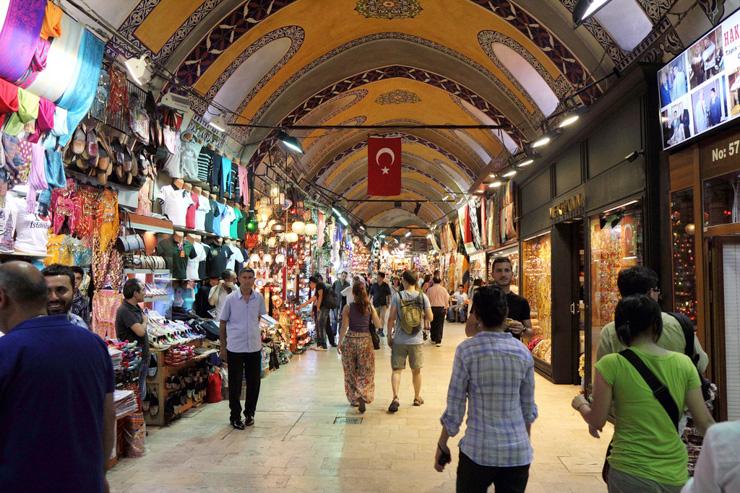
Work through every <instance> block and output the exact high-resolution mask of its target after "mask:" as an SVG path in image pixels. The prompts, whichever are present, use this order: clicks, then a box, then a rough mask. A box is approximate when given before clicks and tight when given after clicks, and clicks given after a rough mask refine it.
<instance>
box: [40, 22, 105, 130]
mask: <svg viewBox="0 0 740 493" xmlns="http://www.w3.org/2000/svg"><path fill="white" fill-rule="evenodd" d="M83 30H84V29H83V27H82V24H79V23H78V22H76V21H75V20H74V19H72V18H71V17H70V16H68V15H66V14H65V15H64V16H62V35H61V36H60V37H58V38H55V39H54V41H53V42H52V43H51V47H50V48H49V55H48V56H47V58H46V69H44V70H43V71H42V72H41V73H39V74H38V76H37V77H36V80H35V81H33V83H32V84H31V85H30V86H28V90H29V91H30V92H32V93H33V94H36V95H37V96H41V97H42V98H46V99H48V100H49V101H57V100H59V99H61V97H62V96H63V95H64V92H65V91H66V90H67V88H68V87H70V84H71V82H72V80H73V79H76V77H77V73H76V70H73V67H74V68H75V69H76V67H77V54H78V53H79V51H80V43H81V42H82V32H83ZM96 83H97V80H96ZM65 109H67V108H65ZM73 130H74V129H73V128H72V129H70V132H71V131H73Z"/></svg>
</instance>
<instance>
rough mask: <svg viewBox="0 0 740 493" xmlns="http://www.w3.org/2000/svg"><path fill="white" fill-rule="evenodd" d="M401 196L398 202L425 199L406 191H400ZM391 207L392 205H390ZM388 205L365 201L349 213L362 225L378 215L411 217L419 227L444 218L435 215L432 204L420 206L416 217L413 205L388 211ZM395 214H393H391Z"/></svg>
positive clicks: (390, 224)
mask: <svg viewBox="0 0 740 493" xmlns="http://www.w3.org/2000/svg"><path fill="white" fill-rule="evenodd" d="M401 192H402V193H401V195H399V196H398V199H399V200H419V201H424V200H425V197H424V194H423V193H419V192H416V191H413V190H407V189H402V190H401ZM390 206H391V207H392V206H393V204H390ZM388 207H389V204H388V203H387V202H372V201H365V202H362V203H354V205H353V206H351V207H350V209H349V210H350V213H351V214H352V215H354V216H356V217H359V218H360V219H361V220H362V221H363V222H364V223H366V224H370V219H371V218H373V217H375V216H377V215H379V214H383V213H385V214H386V217H389V219H390V216H394V215H409V214H410V215H413V216H414V218H415V221H416V224H419V225H425V224H429V223H430V222H432V221H435V220H437V219H439V218H440V217H442V216H444V214H445V213H444V212H439V214H437V213H436V211H435V210H434V207H436V206H435V205H434V204H430V203H428V202H427V203H425V204H424V206H422V210H421V211H420V213H419V214H418V215H414V214H413V208H414V204H413V203H409V202H405V203H403V204H402V205H401V207H394V208H392V209H389V208H388ZM409 209H410V210H409ZM394 212H395V213H396V214H393V213H394ZM394 225H395V224H394V222H390V221H389V222H388V226H389V227H393V226H394Z"/></svg>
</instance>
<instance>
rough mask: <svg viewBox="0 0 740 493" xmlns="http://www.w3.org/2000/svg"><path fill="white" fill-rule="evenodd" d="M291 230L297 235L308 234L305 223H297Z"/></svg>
mask: <svg viewBox="0 0 740 493" xmlns="http://www.w3.org/2000/svg"><path fill="white" fill-rule="evenodd" d="M290 229H291V230H292V231H293V232H294V233H295V234H299V235H302V234H304V233H305V232H306V223H304V222H303V221H296V222H294V223H293V225H292V226H291V227H290Z"/></svg>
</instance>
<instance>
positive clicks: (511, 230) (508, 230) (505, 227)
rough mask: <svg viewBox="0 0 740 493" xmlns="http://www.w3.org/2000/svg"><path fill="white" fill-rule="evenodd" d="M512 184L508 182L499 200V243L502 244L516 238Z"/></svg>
mask: <svg viewBox="0 0 740 493" xmlns="http://www.w3.org/2000/svg"><path fill="white" fill-rule="evenodd" d="M514 192H515V190H514V182H513V181H510V182H509V183H508V184H507V185H506V190H505V191H504V194H503V197H502V199H501V220H500V223H499V225H500V238H499V239H500V241H501V244H504V243H506V242H508V241H510V240H513V239H514V238H516V237H517V232H516V226H515V224H514V217H515V215H516V214H515V210H514Z"/></svg>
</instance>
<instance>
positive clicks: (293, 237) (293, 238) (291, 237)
mask: <svg viewBox="0 0 740 493" xmlns="http://www.w3.org/2000/svg"><path fill="white" fill-rule="evenodd" d="M285 241H287V242H288V243H295V242H297V241H298V233H294V232H293V231H290V232H288V233H285Z"/></svg>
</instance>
